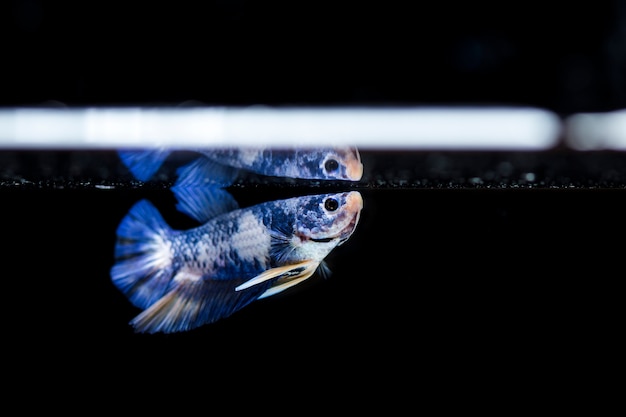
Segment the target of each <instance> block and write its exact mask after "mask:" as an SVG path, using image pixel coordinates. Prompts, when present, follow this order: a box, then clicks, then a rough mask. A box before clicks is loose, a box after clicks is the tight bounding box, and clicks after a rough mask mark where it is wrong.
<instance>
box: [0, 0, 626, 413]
mask: <svg viewBox="0 0 626 417" xmlns="http://www.w3.org/2000/svg"><path fill="white" fill-rule="evenodd" d="M3 7H4V8H5V10H6V12H5V13H3V14H2V16H3V19H6V21H5V23H3V25H2V27H3V29H8V30H7V33H6V34H5V35H4V36H3V37H2V45H3V52H2V80H3V86H2V93H1V94H0V104H1V105H3V106H21V105H28V106H31V105H32V106H82V105H137V104H139V105H164V104H165V105H171V104H174V105H193V104H207V105H251V104H270V105H321V106H323V105H328V104H355V105H362V104H377V105H395V104H409V105H412V104H418V105H421V104H426V105H430V104H437V105H448V104H496V105H498V104H513V105H532V106H538V107H542V108H546V109H549V110H552V111H554V112H556V113H558V114H560V115H567V114H571V113H574V112H580V111H605V110H614V109H619V108H622V107H626V95H625V92H626V88H625V83H626V77H625V73H626V70H625V68H626V67H625V65H626V52H624V51H626V33H625V29H624V27H625V26H626V8H625V7H624V4H623V3H621V2H618V1H613V2H602V1H600V2H593V3H592V4H590V3H584V4H578V3H565V2H564V3H563V4H561V5H557V4H556V3H551V4H548V2H545V1H544V2H538V1H526V2H464V3H463V4H456V3H453V2H384V3H361V2H359V3H352V2H350V3H343V2H342V3H340V2H325V1H322V2H304V3H302V2H297V3H296V2H283V3H277V2H271V3H267V2H252V1H242V0H236V1H213V2H201V3H200V2H185V1H182V2H176V3H168V4H157V3H153V2H132V3H131V2H123V1H108V2H96V3H92V2H81V3H74V2H71V3H70V2H52V1H49V2H46V1H35V0H28V1H16V0H12V1H9V2H5V3H4V6H3ZM405 157H406V156H405ZM30 158H32V157H30ZM42 158H45V157H42ZM107 158H109V159H106V160H107V161H110V160H111V159H110V155H107ZM26 160H29V159H26ZM30 160H31V161H34V162H36V161H37V160H38V159H37V158H33V159H30ZM61 161H63V160H61ZM386 161H387V162H386V164H387V165H386V166H387V167H389V166H391V167H393V162H391V163H389V160H388V159H387V160H386ZM404 161H405V163H406V159H405V160H404ZM48 162H50V161H48ZM55 163H56V162H55V161H53V162H52V166H54V164H55ZM58 164H59V165H57V168H59V169H61V170H62V169H64V167H63V166H62V163H60V162H59V163H58ZM364 164H365V166H366V169H367V171H366V173H367V174H368V175H372V176H373V177H375V175H376V171H375V170H376V169H377V168H378V167H385V164H383V163H381V162H379V161H378V160H377V159H376V155H375V154H367V153H365V154H364ZM496 165H497V164H496ZM90 168H92V169H93V166H90ZM20 169H22V170H23V171H22V172H28V171H29V169H32V170H37V168H36V167H35V166H33V167H30V168H28V167H26V168H25V167H24V166H23V165H19V166H18V168H16V170H17V171H18V172H19V170H20ZM65 169H67V168H66V167H65ZM597 169H598V170H599V171H602V168H601V167H600V168H597ZM397 170H398V168H397V167H396V171H393V170H392V171H391V172H398V171H397ZM403 172H406V171H403ZM574 175H575V173H574ZM581 175H582V174H581ZM26 177H27V178H28V175H26ZM409 177H410V174H409ZM582 177H583V178H582V179H581V178H580V177H579V178H578V179H579V180H580V181H579V182H578V183H577V187H574V189H571V190H570V189H568V188H567V186H566V185H567V178H565V179H562V178H561V179H560V181H559V182H558V187H556V189H552V188H550V187H549V186H547V187H539V188H541V189H516V188H507V187H504V188H498V187H496V189H490V188H484V189H465V188H464V187H446V186H445V184H442V183H436V186H435V187H429V186H425V187H417V189H408V190H407V189H402V187H395V188H386V187H384V186H383V187H380V188H378V189H374V188H367V187H366V188H364V189H363V190H362V191H363V196H364V201H365V209H364V212H363V217H362V221H361V224H360V225H359V227H358V229H357V232H356V233H355V235H354V236H353V238H352V239H351V240H350V241H348V243H346V245H345V246H343V247H341V248H338V249H337V250H336V251H335V252H333V254H332V256H331V257H329V264H330V267H331V269H332V270H333V271H334V274H333V275H332V276H331V277H330V278H329V279H327V280H322V279H319V278H316V279H313V280H311V282H308V283H305V284H302V288H297V289H294V291H293V292H292V293H290V294H283V295H281V296H277V297H275V298H273V299H267V300H264V301H260V302H258V303H256V304H255V305H252V306H249V307H248V308H246V309H244V310H242V311H240V312H238V313H237V314H235V315H234V316H232V317H231V318H228V319H227V320H223V321H221V322H218V323H215V325H211V326H205V327H203V328H201V329H198V330H196V331H192V332H188V333H185V334H177V335H137V334H134V333H133V331H132V329H131V328H130V327H129V326H128V324H127V323H128V321H129V320H130V319H131V318H132V317H133V316H134V315H135V314H137V313H138V312H137V310H136V309H134V308H133V307H132V306H131V305H129V303H128V302H127V301H126V300H125V299H124V298H123V296H122V295H121V294H120V293H119V292H118V291H117V290H116V289H115V288H113V287H112V285H111V283H110V279H109V275H108V272H109V268H110V266H111V265H112V262H113V260H112V249H113V245H114V239H115V236H114V232H115V228H116V227H117V225H118V224H119V221H120V219H121V218H122V217H123V215H124V214H125V213H126V212H127V210H128V208H129V207H130V206H131V205H132V204H133V203H134V202H135V201H137V200H138V199H139V198H142V197H146V198H150V199H151V200H152V201H154V202H155V203H156V204H157V205H158V207H159V208H160V209H161V210H162V211H163V212H164V214H165V215H166V218H167V219H168V220H171V221H175V219H176V216H177V214H176V213H175V212H174V210H173V204H172V202H173V200H172V196H171V195H170V194H169V191H168V190H166V189H151V188H142V189H139V190H134V189H126V188H124V187H117V188H114V189H110V190H103V189H92V188H87V189H75V188H74V187H61V186H59V184H58V183H57V182H54V183H53V185H54V186H52V187H42V188H37V187H34V188H33V187H26V186H25V187H7V189H6V190H2V200H3V203H2V211H1V212H0V213H1V215H2V218H3V219H4V221H5V222H6V223H5V225H4V226H3V228H4V232H5V233H4V239H3V241H4V242H3V254H4V255H3V256H4V259H3V260H4V262H3V263H4V264H5V265H6V266H7V268H8V269H7V272H5V273H4V274H3V291H2V295H3V297H4V299H5V302H3V303H2V305H3V310H4V311H3V316H4V322H3V335H4V340H3V343H4V346H5V349H8V350H7V352H8V354H5V355H6V357H7V358H8V361H12V360H14V361H15V364H16V366H17V368H16V369H19V371H18V372H16V373H15V380H17V381H20V382H19V383H14V384H13V386H14V387H17V388H18V390H19V389H33V387H41V388H42V389H43V391H45V390H49V389H53V388H54V387H58V386H59V384H60V382H59V381H61V380H69V381H70V382H72V385H71V387H72V388H75V387H81V388H83V390H81V392H82V393H81V395H85V396H87V398H91V395H94V397H96V396H97V401H94V402H93V403H92V404H93V405H95V406H97V407H100V406H106V405H107V403H108V402H109V401H113V400H114V399H118V398H120V397H122V398H124V399H127V400H129V399H135V398H136V396H137V395H138V392H139V391H141V397H142V399H141V400H140V401H139V402H138V403H139V404H140V405H141V407H145V406H148V405H154V404H155V403H156V404H159V407H160V405H161V404H163V405H168V404H169V405H173V406H175V407H181V408H182V407H185V406H187V405H188V404H193V405H194V406H200V407H201V410H202V412H214V408H213V407H217V403H221V402H222V401H220V400H224V399H225V398H229V400H228V401H226V405H227V406H229V407H232V408H234V409H238V408H239V407H243V406H244V405H250V404H253V405H254V406H255V408H256V407H258V409H269V410H272V409H274V408H276V409H279V410H280V409H282V408H283V406H282V404H283V403H282V402H283V401H284V400H285V398H292V399H296V400H298V401H299V403H298V404H297V405H292V406H290V408H289V410H291V411H294V410H296V411H297V412H301V411H302V409H303V408H304V409H309V407H315V406H317V407H319V409H320V410H324V411H325V412H328V410H333V409H335V406H336V405H337V404H340V405H341V406H345V405H348V406H350V407H353V409H354V408H355V407H363V406H365V407H366V408H367V409H370V410H371V407H374V406H378V407H383V408H382V411H383V412H391V411H392V410H393V408H394V407H399V408H403V407H411V410H414V409H418V410H419V409H420V407H422V406H423V405H422V404H423V402H422V401H421V400H424V401H426V402H429V403H437V404H439V405H440V406H442V407H444V406H448V405H451V404H453V403H455V402H456V401H458V402H459V403H461V404H459V405H461V406H462V407H464V408H465V407H466V409H470V408H473V407H481V409H482V407H496V405H494V404H493V403H492V400H493V398H494V397H497V398H499V399H501V400H502V399H504V400H505V401H506V402H507V403H508V406H509V407H511V406H514V407H520V408H526V409H529V410H530V409H534V406H535V405H536V402H535V401H536V400H541V399H552V400H553V402H552V404H557V403H561V401H562V402H564V403H567V402H568V398H567V396H564V395H563V394H562V393H561V392H560V389H561V388H562V387H563V386H566V387H567V388H568V389H569V390H571V391H574V392H581V393H585V392H588V390H590V389H592V388H593V387H592V386H591V385H595V384H597V385H600V386H602V387H603V388H604V389H605V393H606V395H607V397H609V398H610V397H611V393H612V389H611V387H610V385H609V386H606V385H603V384H602V383H601V381H602V380H604V377H603V376H602V375H601V374H600V372H599V370H602V369H607V368H608V369H612V367H613V366H614V363H613V357H612V356H611V352H612V351H613V349H614V348H615V346H616V344H617V340H616V335H619V334H620V333H621V331H622V327H623V326H622V324H623V322H622V320H621V316H620V314H622V315H623V308H622V306H621V298H622V297H621V296H620V294H621V292H620V291H618V289H617V288H618V283H619V282H620V281H621V278H622V273H621V266H622V263H623V262H622V259H623V258H622V256H623V254H622V253H623V250H621V244H622V243H623V236H624V228H625V226H624V222H623V213H624V212H625V211H626V210H624V208H625V207H626V201H625V197H624V194H623V190H621V189H603V188H601V189H597V188H593V187H579V185H580V184H581V183H582V184H584V175H582ZM60 180H61V182H62V181H63V178H61V179H60ZM42 184H44V185H45V184H46V181H43V182H42ZM564 184H565V186H564ZM317 191H318V189H316V190H315V192H317ZM235 192H236V194H237V197H238V198H239V199H240V200H242V201H245V202H246V203H253V202H255V201H263V200H265V199H270V198H273V197H275V196H278V195H279V194H285V192H287V193H289V192H290V191H289V190H288V191H285V190H282V191H277V190H275V189H272V190H270V191H269V192H268V191H266V190H264V189H258V188H253V189H251V190H246V189H237V190H235ZM294 192H295V191H294ZM9 266H10V267H9ZM102 381H108V382H106V383H103V382H102ZM589 381H593V382H594V384H590V383H589ZM597 385H596V386H597ZM390 391H391V392H392V394H391V395H390ZM173 392H176V394H173ZM181 393H182V394H183V395H181ZM254 393H260V394H261V397H262V398H261V399H258V398H256V396H255V395H253V394H254ZM100 394H104V395H103V396H100ZM225 394H232V395H234V397H233V399H230V397H227V396H226V395H225ZM65 398H69V399H70V401H69V402H68V403H72V402H73V401H72V400H73V398H72V396H71V395H70V396H68V397H65V396H61V397H59V398H57V401H59V402H62V404H64V405H65V404H68V403H66V402H65V401H64V399H65ZM144 398H145V399H144ZM198 400H199V401H198ZM428 400H430V401H428ZM578 400H579V401H581V397H579V398H578ZM335 401H338V402H335ZM590 402H593V401H590ZM303 406H304V407H303ZM179 411H180V410H179Z"/></svg>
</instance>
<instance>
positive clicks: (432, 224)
mask: <svg viewBox="0 0 626 417" xmlns="http://www.w3.org/2000/svg"><path fill="white" fill-rule="evenodd" d="M13 156H16V155H15V154H14V155H13ZM109 156H110V155H108V154H107V157H109ZM377 156H378V155H377V154H376V153H365V154H364V155H363V157H364V165H365V166H366V167H367V168H366V175H365V176H364V182H363V183H360V184H355V185H348V184H346V185H343V186H342V185H337V184H332V185H331V186H330V188H332V189H333V190H335V189H338V188H344V189H351V188H355V189H358V190H359V191H360V192H361V194H362V196H363V202H364V208H363V211H362V213H361V219H360V223H359V226H358V227H357V229H356V231H355V233H354V235H353V236H352V237H351V239H350V240H349V241H348V242H347V243H346V244H345V245H343V246H341V247H338V248H336V250H334V251H333V252H332V253H331V254H330V255H329V256H328V258H327V261H328V264H329V267H330V268H331V270H332V272H333V274H332V275H331V276H330V277H328V278H326V279H323V278H320V277H313V278H311V279H309V280H307V281H306V282H304V283H302V284H299V285H297V286H296V287H294V288H292V289H291V290H288V291H285V292H284V293H281V294H278V295H276V296H273V297H270V298H267V299H264V300H259V301H258V302H255V303H254V304H252V305H250V306H248V307H247V308H245V309H243V310H241V311H238V312H237V313H235V314H233V315H232V316H231V317H228V318H226V319H224V320H220V321H219V322H216V323H213V324H211V325H207V326H203V327H201V328H199V329H196V330H194V331H190V332H185V333H181V334H175V335H145V334H135V333H134V331H133V329H132V328H131V327H130V326H129V324H128V322H129V321H130V320H131V319H132V318H133V317H134V316H135V315H136V314H137V313H138V312H139V310H138V309H137V308H135V307H133V306H132V305H131V304H130V303H129V302H128V300H127V299H126V298H125V297H124V295H123V294H122V293H121V292H119V291H118V290H117V288H115V287H114V286H113V285H112V283H111V280H110V276H109V270H110V268H111V266H112V265H113V262H114V257H113V248H114V243H115V230H116V228H117V226H118V224H119V222H120V220H121V219H122V218H123V216H124V215H126V213H127V212H128V210H129V208H130V207H131V206H132V205H133V204H134V203H136V202H137V201H138V200H140V199H142V198H147V199H149V200H150V201H152V202H153V203H154V204H155V206H157V207H158V208H159V210H160V211H161V212H162V214H163V216H164V218H165V219H166V220H167V221H168V222H169V223H170V224H171V225H172V226H174V227H178V228H185V227H187V226H189V225H190V222H189V219H188V218H187V217H186V216H184V215H183V214H182V213H180V212H178V211H177V210H176V209H175V202H176V200H175V198H174V196H173V195H172V193H171V191H170V190H169V189H168V187H166V186H162V185H154V186H143V187H135V186H133V185H132V183H128V184H124V183H122V182H117V181H115V180H114V178H113V180H112V178H111V172H113V171H114V169H113V168H108V169H109V171H106V170H107V168H106V164H100V165H98V164H95V163H94V164H87V165H85V167H84V170H83V172H80V173H79V174H80V175H76V176H74V177H72V176H68V175H67V172H68V171H67V169H68V168H67V167H71V166H72V162H71V161H72V160H77V159H72V157H70V156H67V155H65V156H63V158H65V159H62V160H61V161H63V162H62V163H61V161H60V160H59V159H58V158H55V157H52V156H51V155H34V154H28V155H21V154H20V155H19V157H20V158H21V159H19V158H18V159H14V161H20V160H21V161H41V160H46V158H48V159H47V160H48V161H49V164H48V165H49V166H52V167H55V166H56V167H58V169H59V170H60V173H61V175H60V176H59V177H54V176H52V177H51V179H50V180H49V181H37V180H34V179H36V178H42V174H41V172H36V171H37V170H41V169H44V167H45V164H43V165H24V164H23V163H20V164H19V166H18V165H16V167H15V169H14V170H13V171H12V172H11V173H10V175H9V174H7V173H6V169H5V174H4V177H3V178H4V179H5V181H6V182H5V183H4V185H3V188H2V190H1V195H2V205H1V209H0V214H1V216H2V217H1V218H2V219H3V248H2V254H3V258H2V259H3V261H4V262H3V265H4V267H5V269H4V274H3V281H2V283H3V289H2V294H3V296H4V297H3V298H4V299H3V302H2V312H3V317H4V319H3V323H2V334H3V340H4V342H5V347H6V348H7V349H8V351H9V354H18V353H20V352H22V351H23V350H24V349H26V348H32V349H34V351H33V352H35V353H33V354H32V355H30V356H29V361H30V363H31V364H35V365H37V366H40V367H41V369H48V370H49V372H51V373H52V374H56V373H59V372H62V371H63V370H64V368H65V365H66V364H68V363H71V364H76V363H77V361H79V360H80V361H82V360H85V361H88V362H86V363H88V365H86V367H87V369H88V370H85V372H100V371H104V370H105V369H108V366H109V365H104V363H105V362H100V360H101V359H103V358H106V359H107V361H110V363H112V364H114V365H112V366H115V369H118V367H121V368H124V369H131V368H132V369H137V368H139V369H142V370H144V371H146V370H151V371H153V372H157V370H158V369H160V366H155V365H154V364H153V363H152V361H153V360H155V358H160V360H166V359H171V358H178V359H177V361H178V360H180V358H186V359H187V360H189V361H191V362H192V363H193V367H194V369H200V370H203V371H204V372H206V371H208V369H209V368H211V367H212V364H214V363H215V361H219V362H220V363H227V364H230V365H228V366H232V370H234V372H236V373H241V372H246V371H245V370H248V371H250V370H254V372H258V370H259V369H269V368H271V369H274V370H277V369H280V370H282V371H283V372H288V373H291V372H294V373H298V374H302V373H304V374H310V373H315V372H320V371H321V370H325V372H330V371H331V370H332V371H333V372H339V373H340V374H341V373H342V372H345V373H347V374H350V375H351V376H352V377H354V376H357V375H360V374H361V373H369V372H373V371H375V370H378V371H379V372H391V371H392V370H393V369H400V370H410V372H417V370H419V369H422V370H424V372H429V375H431V376H433V377H434V376H435V375H437V372H435V369H441V368H444V369H450V368H452V367H459V366H461V367H463V369H466V370H467V372H469V373H470V374H472V373H476V372H479V371H480V369H481V365H480V364H481V363H483V364H485V363H486V364H488V365H489V366H490V370H491V372H500V371H502V372H517V371H522V370H525V371H528V370H529V369H532V368H533V367H534V366H537V365H536V364H537V363H538V361H544V363H545V361H546V360H547V359H548V358H550V360H549V361H548V362H549V363H551V364H553V366H555V367H559V368H560V369H562V370H563V371H566V372H569V371H568V367H569V365H568V364H569V363H570V361H571V360H572V358H573V357H574V356H576V355H580V354H584V352H583V351H582V350H581V349H582V348H581V346H582V343H585V344H588V343H589V341H590V340H592V341H594V342H593V343H594V344H596V343H597V344H601V345H606V346H612V345H613V343H614V340H615V339H614V338H615V337H616V335H617V334H619V329H620V328H621V322H622V320H621V313H620V312H621V310H622V297H621V294H622V292H621V291H620V290H619V288H621V285H620V283H621V281H622V272H621V267H622V265H623V252H624V251H623V247H622V243H623V240H624V239H623V236H624V235H626V222H624V213H626V194H625V193H624V189H623V186H622V185H621V184H622V183H621V182H620V181H619V179H620V178H621V177H620V175H621V173H620V171H619V165H618V164H613V165H611V164H609V162H610V160H611V158H617V156H615V155H610V156H608V159H603V164H604V165H603V166H604V167H608V168H606V169H605V170H603V169H600V168H599V167H597V166H596V165H595V164H594V163H591V162H590V163H589V167H588V169H589V170H597V172H602V173H604V174H603V175H607V177H605V178H604V179H602V178H598V177H593V176H592V175H590V174H589V172H590V171H587V174H585V173H584V172H582V171H580V170H579V169H578V168H577V167H576V162H575V161H576V157H574V156H572V157H568V156H567V155H565V156H561V155H557V156H556V157H555V158H554V159H553V160H552V161H548V160H543V159H542V158H541V157H540V156H538V155H534V156H533V155H529V156H528V157H527V158H526V159H524V160H523V161H522V158H521V157H520V156H517V157H518V158H520V159H519V161H521V162H516V159H514V158H513V159H512V158H508V159H507V160H506V161H504V162H503V161H502V158H501V156H498V155H486V156H485V155H483V156H481V155H475V157H476V158H477V161H479V164H478V165H476V166H472V165H471V164H469V163H467V161H469V160H470V159H471V158H470V156H464V157H460V158H456V159H455V157H454V156H452V155H414V156H413V157H414V159H413V162H414V164H413V165H411V163H410V161H411V159H410V155H404V156H403V157H402V158H399V159H397V160H396V162H395V163H394V160H393V159H392V158H390V155H387V154H381V155H380V159H376V158H377ZM5 157H6V155H5ZM92 158H93V159H91V160H89V159H88V160H87V161H90V162H93V161H96V160H97V158H96V157H95V156H94V157H92ZM464 158H465V159H464ZM533 158H534V159H533ZM568 158H571V159H569V161H574V162H572V163H573V164H574V165H567V164H563V166H566V167H567V169H568V170H570V171H568V172H570V173H571V175H569V178H573V179H572V186H571V187H568V186H566V185H564V184H562V183H561V184H559V181H561V182H562V181H563V180H562V178H565V177H566V172H565V171H566V170H565V169H562V168H559V165H558V161H560V160H568ZM433 160H436V166H438V167H439V171H438V172H439V173H440V178H444V177H445V176H446V175H449V172H459V175H458V176H457V177H455V178H456V181H452V180H447V179H446V180H445V181H444V180H441V179H440V180H437V179H436V178H435V177H431V178H435V179H431V183H430V184H431V185H432V186H429V185H428V184H425V183H424V178H425V176H421V173H422V172H423V170H424V169H426V168H429V169H430V168H432V166H434V165H435V162H430V163H429V162H424V161H433ZM68 161H70V162H68ZM100 161H107V162H111V163H112V164H113V163H114V162H113V161H114V160H113V159H112V158H111V159H106V158H104V159H100ZM446 161H447V162H446ZM511 161H513V162H511ZM578 161H582V159H580V158H579V159H578ZM444 162H445V163H444ZM592 162H593V161H592ZM446 163H447V165H446ZM505 163H507V164H509V165H507V166H509V168H510V167H511V166H512V169H511V170H509V171H507V172H509V174H508V175H509V178H512V177H515V178H516V179H515V181H513V180H511V181H510V182H508V183H506V182H500V183H499V184H500V186H497V183H496V182H489V181H487V180H485V182H484V183H483V184H482V185H481V184H475V185H471V181H469V180H467V178H473V176H464V175H462V174H461V172H470V173H471V174H474V172H477V171H481V172H486V171H490V172H496V173H497V172H498V171H497V169H496V168H492V167H502V164H505ZM16 164H17V163H16ZM428 164H431V165H428ZM463 164H465V165H463ZM523 164H527V166H522V165H523ZM102 165H105V167H103V166H102ZM579 165H580V166H581V167H582V166H586V165H584V164H583V163H582V162H580V163H579ZM76 166H78V165H76ZM110 166H114V165H109V167H110ZM537 166H543V167H544V168H543V171H541V170H539V169H535V170H534V172H537V173H538V174H537V181H535V182H534V185H533V184H530V183H529V182H528V181H526V182H523V181H522V180H521V179H520V178H522V177H521V174H520V175H517V173H518V171H519V172H526V171H528V170H529V169H527V168H531V167H537ZM25 167H31V168H30V169H31V171H29V172H24V170H25ZM407 167H409V168H407ZM410 167H412V168H410ZM446 167H447V168H446ZM45 169H47V168H45ZM64 169H65V170H66V171H63V170H64ZM445 169H448V171H446V170H445ZM550 169H552V170H553V171H549V170H550ZM98 170H103V171H102V172H105V173H107V174H108V175H109V176H108V177H106V180H104V181H101V183H99V182H98V181H100V180H97V178H98V177H97V176H96V175H93V173H94V172H97V171H98ZM472 171H474V172H472ZM18 172H20V175H18ZM57 172H59V171H57ZM499 172H500V174H499V175H501V176H502V175H504V174H503V172H504V171H499ZM546 172H554V174H552V178H553V179H554V178H556V179H555V180H554V183H553V184H556V185H555V186H551V185H549V184H550V183H549V181H548V180H547V178H548V176H549V175H548V174H547V173H546ZM85 173H87V175H86V174H85ZM494 175H495V174H494ZM575 175H578V177H575ZM585 175H587V178H590V179H591V180H593V182H594V183H595V184H600V186H582V185H580V184H581V181H583V180H584V178H585ZM19 176H21V177H22V179H23V181H22V185H16V184H18V182H19V181H17V180H16V178H17V177H19ZM609 176H610V177H609ZM9 177H10V181H11V182H10V183H9ZM85 177H91V178H92V179H91V182H88V181H86V180H85ZM392 177H395V180H393V181H392V180H391V179H389V178H392ZM483 177H485V176H483ZM77 178H78V179H77ZM526 178H527V177H526ZM559 178H560V179H561V180H559ZM607 178H612V181H613V182H609V181H608V179H607ZM444 179H445V178H444ZM542 181H543V183H542ZM63 182H64V187H61V185H62V183H63ZM420 184H422V185H420ZM575 184H578V185H575ZM607 184H608V185H607ZM321 189H325V188H324V186H323V185H320V184H312V187H310V188H307V187H304V186H301V185H299V184H298V185H294V184H286V185H283V186H277V185H276V184H262V183H252V184H251V185H248V186H246V185H245V184H243V185H242V184H239V185H236V186H233V187H232V188H231V193H232V194H233V196H234V197H235V198H236V199H237V201H238V202H239V203H240V205H241V206H248V205H251V204H255V203H257V202H262V201H269V200H273V199H278V198H284V197H287V196H293V195H299V194H303V193H307V192H310V193H314V194H317V193H320V192H321V191H320V190H321ZM53 347H58V349H56V350H55V349H53ZM78 358H86V359H78ZM164 358H166V359H164ZM512 358H515V360H512ZM166 361H167V360H166ZM333 361H339V363H341V364H342V365H341V366H342V368H341V369H340V370H337V369H336V367H335V365H332V366H331V365H330V364H331V362H332V363H334V362H333ZM502 361H507V368H506V369H507V370H498V369H499V367H498V366H497V364H498V363H500V362H502ZM107 363H109V362H107ZM320 363H324V365H321V366H320ZM286 364H290V365H286ZM181 366H183V365H181ZM189 366H192V365H184V366H183V370H181V371H180V372H190V371H189V369H188V367H189ZM287 369H288V370H287ZM528 372H530V371H528ZM132 373H133V374H134V372H132ZM227 374H228V375H231V376H232V372H227V373H225V374H224V375H227ZM255 378H259V377H258V376H257V377H255Z"/></svg>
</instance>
